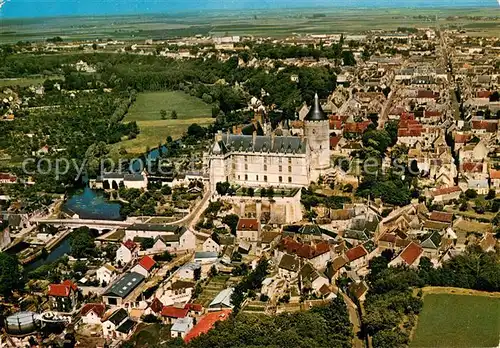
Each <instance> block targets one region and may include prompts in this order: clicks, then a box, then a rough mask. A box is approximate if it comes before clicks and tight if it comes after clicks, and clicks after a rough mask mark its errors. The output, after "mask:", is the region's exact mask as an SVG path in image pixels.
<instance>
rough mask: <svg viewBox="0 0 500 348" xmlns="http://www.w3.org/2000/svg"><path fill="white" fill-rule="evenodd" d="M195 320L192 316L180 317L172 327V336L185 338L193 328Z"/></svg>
mask: <svg viewBox="0 0 500 348" xmlns="http://www.w3.org/2000/svg"><path fill="white" fill-rule="evenodd" d="M193 323H194V320H193V318H191V317H185V318H179V319H176V320H175V321H174V325H172V327H171V328H170V336H171V337H172V338H177V337H181V338H185V337H186V335H187V334H188V333H189V331H191V330H192V329H193V326H194V325H193Z"/></svg>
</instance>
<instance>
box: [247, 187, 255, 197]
mask: <svg viewBox="0 0 500 348" xmlns="http://www.w3.org/2000/svg"><path fill="white" fill-rule="evenodd" d="M247 194H248V196H249V197H253V196H254V195H255V190H254V188H253V187H249V188H248V191H247Z"/></svg>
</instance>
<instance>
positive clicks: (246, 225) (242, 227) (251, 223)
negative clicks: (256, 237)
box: [236, 219, 259, 231]
mask: <svg viewBox="0 0 500 348" xmlns="http://www.w3.org/2000/svg"><path fill="white" fill-rule="evenodd" d="M236 229H237V230H238V231H258V230H259V221H258V220H257V219H240V220H239V221H238V227H237V228H236Z"/></svg>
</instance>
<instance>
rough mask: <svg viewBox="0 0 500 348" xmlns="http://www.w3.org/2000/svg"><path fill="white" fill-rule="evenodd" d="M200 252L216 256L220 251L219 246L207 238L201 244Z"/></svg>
mask: <svg viewBox="0 0 500 348" xmlns="http://www.w3.org/2000/svg"><path fill="white" fill-rule="evenodd" d="M202 250H203V251H206V252H212V253H217V254H218V253H220V251H221V246H220V245H219V244H218V243H217V242H216V241H214V240H213V239H212V238H211V237H208V238H207V239H205V241H204V242H203V244H202Z"/></svg>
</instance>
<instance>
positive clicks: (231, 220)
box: [222, 214, 240, 235]
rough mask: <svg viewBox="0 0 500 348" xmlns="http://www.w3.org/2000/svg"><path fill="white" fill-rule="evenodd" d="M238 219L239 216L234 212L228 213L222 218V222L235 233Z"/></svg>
mask: <svg viewBox="0 0 500 348" xmlns="http://www.w3.org/2000/svg"><path fill="white" fill-rule="evenodd" d="M239 220H240V217H239V216H238V215H236V214H230V215H226V216H224V217H223V218H222V223H224V224H226V225H228V226H229V228H230V229H231V233H232V234H233V235H236V228H237V227H238V221H239Z"/></svg>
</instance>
